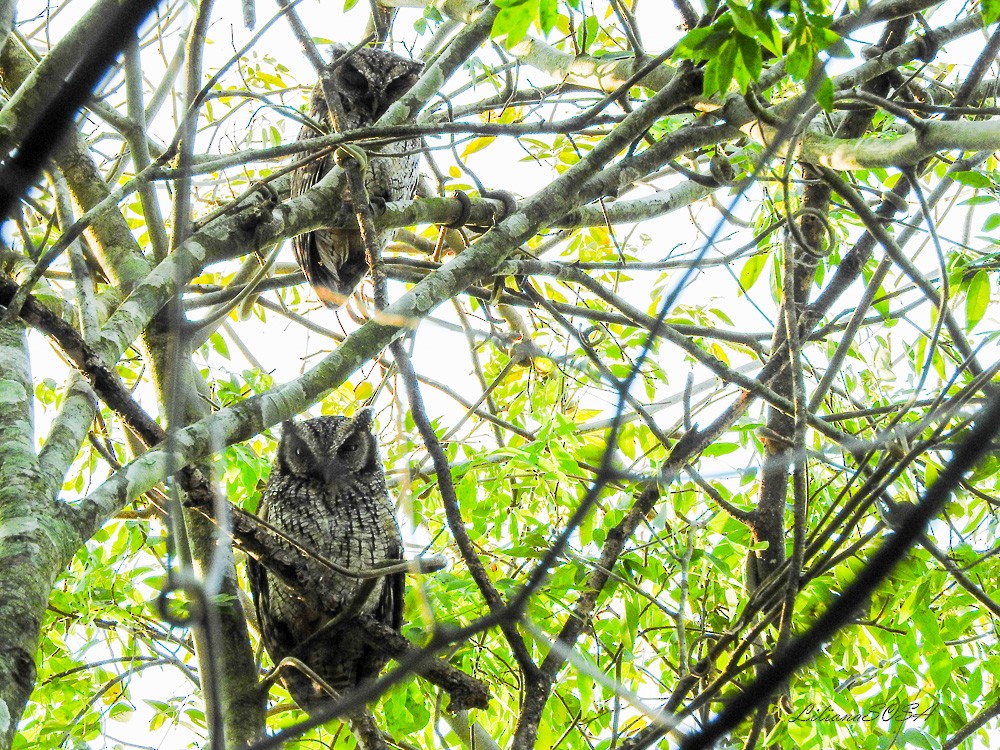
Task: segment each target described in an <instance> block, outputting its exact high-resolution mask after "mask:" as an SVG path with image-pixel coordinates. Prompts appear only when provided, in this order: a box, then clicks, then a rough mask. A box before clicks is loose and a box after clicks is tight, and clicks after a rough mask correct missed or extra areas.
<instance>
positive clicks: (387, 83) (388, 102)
mask: <svg viewBox="0 0 1000 750" xmlns="http://www.w3.org/2000/svg"><path fill="white" fill-rule="evenodd" d="M348 52H349V50H348V49H347V48H346V47H344V46H342V45H339V44H335V45H334V46H333V47H331V48H330V53H331V57H330V62H329V63H327V66H326V68H325V69H324V71H323V75H324V76H332V78H333V88H334V90H335V91H337V93H339V94H340V99H341V102H342V104H343V106H344V114H345V115H347V119H348V122H345V123H344V127H345V128H361V127H364V126H366V125H371V124H373V123H374V122H375V121H376V120H378V118H380V117H381V116H382V115H384V114H385V113H386V110H388V109H389V107H390V106H392V104H393V102H395V101H396V100H397V99H399V98H400V97H401V96H403V94H405V93H406V92H407V91H409V90H410V89H411V88H412V87H413V84H415V83H416V82H417V79H418V78H419V77H420V71H421V69H422V68H423V65H422V64H421V63H419V62H416V61H414V60H410V59H408V58H405V57H401V56H400V55H397V54H394V53H392V52H384V51H383V50H378V49H360V50H358V51H357V52H355V53H354V54H353V55H351V56H350V57H348V58H347V59H343V58H344V56H345V55H347V53H348ZM310 104H311V107H312V110H313V111H314V112H316V113H319V114H322V115H324V116H325V115H326V100H325V99H324V98H323V88H322V87H321V86H316V87H315V88H313V92H312V101H311V103H310Z"/></svg>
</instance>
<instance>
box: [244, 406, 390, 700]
mask: <svg viewBox="0 0 1000 750" xmlns="http://www.w3.org/2000/svg"><path fill="white" fill-rule="evenodd" d="M259 515H260V516H261V518H263V519H264V520H266V521H267V522H268V523H270V524H271V525H272V526H274V527H276V528H277V529H279V530H280V531H282V532H284V533H285V534H287V535H288V536H290V537H291V538H293V539H295V540H296V541H297V542H299V543H301V544H302V546H303V547H304V548H305V549H308V550H315V551H316V552H317V553H318V554H319V555H321V556H323V557H324V558H326V559H327V560H330V561H331V562H334V563H336V564H337V565H339V566H342V567H344V568H350V569H351V570H353V571H363V570H370V569H372V568H373V567H374V566H377V565H378V564H380V563H385V562H386V561H390V562H391V561H397V560H401V559H402V556H403V555H402V552H403V544H402V537H401V536H400V532H399V525H398V524H397V522H396V514H395V511H394V509H393V504H392V502H391V501H390V499H389V493H388V491H387V490H386V486H385V475H384V474H383V472H382V462H381V460H380V459H379V453H378V443H377V441H376V438H375V434H374V432H373V430H372V412H371V410H370V409H367V408H366V409H362V410H361V411H359V412H358V413H357V414H356V415H355V416H354V417H351V418H348V417H339V416H337V417H319V418H318V419H310V420H308V421H305V422H286V423H285V424H284V425H283V428H282V436H281V442H280V443H279V444H278V455H277V458H276V460H275V462H274V465H273V467H272V469H271V476H270V478H269V479H268V481H267V486H266V487H265V489H264V493H263V496H262V497H261V510H260V512H259ZM248 568H249V570H248V574H249V576H248V577H249V580H250V591H251V594H252V595H253V601H254V607H255V608H256V610H257V621H258V623H259V625H260V631H261V639H262V641H263V644H264V648H265V649H266V650H267V652H268V654H270V656H271V659H272V660H273V661H274V663H275V664H277V663H279V662H280V661H281V660H282V659H284V658H285V657H286V656H294V657H296V658H298V659H299V660H301V661H302V662H304V663H305V664H306V665H307V666H308V667H310V668H311V669H312V670H313V671H314V672H316V674H317V675H318V676H319V677H320V678H321V679H322V680H323V681H324V682H326V683H327V684H328V685H329V686H330V687H331V688H333V689H334V690H337V691H338V692H343V691H345V690H348V689H350V688H352V687H354V686H355V685H357V684H358V683H359V682H360V681H362V680H365V679H367V678H374V677H375V676H377V675H378V673H379V671H380V670H381V669H382V667H383V666H385V659H384V658H383V657H382V656H380V655H379V654H377V653H375V652H374V651H373V650H372V649H371V648H370V647H368V646H367V645H366V644H365V643H364V641H363V640H362V639H361V638H360V637H359V636H358V635H356V634H355V633H353V632H351V630H350V629H349V625H350V624H351V619H352V618H353V617H356V616H358V615H370V616H373V617H375V618H377V619H378V620H380V621H381V622H383V623H385V624H386V625H389V626H390V627H392V628H394V629H396V630H399V628H400V627H401V625H402V620H403V574H402V573H394V574H391V575H388V576H384V577H382V578H378V579H374V585H373V579H371V578H367V579H364V578H356V577H353V576H349V575H346V574H344V573H336V572H333V571H330V572H327V573H326V574H325V575H324V578H323V581H322V585H323V586H324V587H326V588H327V593H329V594H331V595H332V596H334V597H336V598H337V599H338V600H339V601H341V602H343V604H342V606H341V607H340V608H338V609H335V610H325V609H318V608H317V607H316V606H315V605H314V604H312V603H310V601H309V600H308V599H306V598H303V597H302V596H300V594H299V592H297V591H295V590H294V589H292V588H291V587H289V586H288V585H286V584H285V583H283V582H282V581H281V580H279V579H278V578H277V577H276V576H274V575H272V574H271V573H270V572H268V571H267V570H266V569H265V568H264V567H263V566H262V565H261V564H260V563H259V562H256V561H253V560H251V561H250V563H249V564H248ZM367 588H370V590H369V591H368V593H367V596H365V589H367ZM345 610H348V611H349V613H350V616H349V617H346V619H345V620H344V621H342V622H337V623H334V624H333V625H332V626H331V625H330V622H331V620H333V619H334V618H337V617H338V616H343V613H344V611H345ZM324 626H325V627H324ZM282 681H283V682H284V685H285V687H287V688H288V692H289V693H291V695H292V698H293V699H294V700H295V703H296V704H298V706H299V707H300V708H301V709H303V710H304V711H307V712H310V713H311V712H312V711H313V709H315V708H317V707H318V706H320V705H321V704H323V703H324V702H328V701H329V700H330V696H329V694H328V693H327V692H326V691H325V690H324V689H323V688H322V686H320V685H319V684H318V683H316V682H315V681H314V680H312V679H311V678H310V677H308V676H306V675H305V674H304V673H303V672H302V671H301V670H297V669H295V668H293V667H292V668H288V669H285V670H283V672H282Z"/></svg>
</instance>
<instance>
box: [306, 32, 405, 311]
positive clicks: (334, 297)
mask: <svg viewBox="0 0 1000 750" xmlns="http://www.w3.org/2000/svg"><path fill="white" fill-rule="evenodd" d="M332 53H333V56H332V59H331V60H330V62H329V64H328V65H327V66H326V67H325V68H324V69H323V72H322V77H323V80H325V81H327V83H328V84H330V85H331V87H332V89H333V90H334V91H336V92H337V93H338V94H339V95H340V102H341V105H342V107H343V110H344V121H343V122H342V123H340V126H341V129H342V132H348V131H350V130H355V129H357V128H363V127H368V126H370V125H374V124H375V121H376V120H378V119H379V118H380V117H381V116H382V115H384V114H385V113H386V111H387V110H388V109H389V107H390V106H391V105H392V104H393V103H394V102H395V101H396V100H397V99H399V98H400V97H401V96H403V94H405V93H406V92H407V91H409V89H410V88H411V87H412V86H413V84H415V83H416V82H417V78H418V77H419V75H420V70H421V67H422V66H421V63H419V62H416V61H414V60H410V59H408V58H406V57H401V56H400V55H395V54H393V53H391V52H384V51H382V50H377V49H361V50H358V51H356V52H354V53H353V54H350V53H349V51H348V50H347V48H346V47H342V46H340V45H335V46H334V47H333V50H332ZM322 82H323V81H320V83H317V84H316V86H315V87H314V88H313V91H312V96H311V98H310V102H309V115H310V116H311V117H312V118H313V119H314V120H317V121H319V122H320V123H323V124H324V125H326V126H327V127H329V128H330V129H331V131H332V129H333V122H332V121H331V119H330V113H329V110H328V108H327V105H326V98H325V96H324V94H323V86H322ZM317 135H322V133H318V132H316V129H315V128H313V127H311V126H309V125H304V126H303V127H302V130H301V131H300V133H299V140H305V139H307V138H315V137H316V136H317ZM360 145H362V146H363V147H364V150H365V152H366V153H367V155H368V167H367V170H366V172H365V175H364V182H365V189H366V190H367V191H368V196H369V199H370V200H372V202H377V201H385V202H389V201H402V200H409V199H410V198H412V197H413V193H414V192H415V191H416V187H417V175H418V169H419V166H420V139H419V138H404V139H402V140H395V141H391V142H388V143H383V144H373V145H371V146H369V145H368V144H366V143H362V144H360ZM333 165H334V156H333V155H329V156H326V157H324V158H322V159H317V160H314V161H312V162H309V163H308V164H306V165H305V166H303V167H301V168H300V169H298V170H296V171H295V172H293V173H292V197H295V196H297V195H301V194H302V193H304V192H305V191H306V190H308V189H309V188H311V187H312V186H313V185H315V184H316V183H317V182H319V181H320V180H321V179H322V178H323V176H324V175H325V174H326V173H327V172H329V171H330V169H331V168H332V167H333ZM331 218H334V217H331ZM340 219H341V221H342V224H343V226H342V227H338V228H321V229H316V230H314V231H312V232H307V233H306V234H302V235H299V236H298V237H295V238H294V239H293V240H292V245H293V247H294V248H295V258H296V260H297V261H298V263H299V266H300V267H301V268H302V270H303V272H304V273H305V275H306V278H307V279H308V280H309V283H310V284H312V286H313V288H314V289H315V290H316V295H317V296H318V297H319V298H320V300H321V301H322V302H323V303H324V304H326V305H327V306H329V307H339V306H340V305H342V304H343V303H344V302H345V301H346V300H347V298H348V297H350V296H351V293H352V292H353V291H354V289H355V288H356V287H357V286H358V284H359V283H361V279H362V278H364V275H365V272H366V271H367V270H368V262H367V260H366V255H365V243H364V241H363V240H362V238H361V232H360V230H359V229H358V226H357V222H356V221H354V220H353V216H343V217H340ZM393 231H394V230H388V231H383V232H378V233H377V236H376V237H375V238H373V241H374V242H375V244H376V245H377V246H378V249H379V250H382V249H384V248H385V246H386V244H387V243H388V241H389V240H390V239H391V237H392V234H393Z"/></svg>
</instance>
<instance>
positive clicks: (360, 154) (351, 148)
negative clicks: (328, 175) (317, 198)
mask: <svg viewBox="0 0 1000 750" xmlns="http://www.w3.org/2000/svg"><path fill="white" fill-rule="evenodd" d="M334 153H335V156H336V159H337V164H339V165H340V166H341V167H343V168H345V169H346V168H347V162H349V161H351V160H354V161H355V162H357V164H358V169H360V170H361V172H362V173H364V172H365V171H366V170H367V169H368V154H366V153H365V151H364V149H363V148H361V147H360V146H356V145H354V144H353V143H344V144H342V145H341V146H339V147H338V148H337V150H336V151H335V152H334Z"/></svg>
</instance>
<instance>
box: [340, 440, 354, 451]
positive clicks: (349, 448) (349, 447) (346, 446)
mask: <svg viewBox="0 0 1000 750" xmlns="http://www.w3.org/2000/svg"><path fill="white" fill-rule="evenodd" d="M357 449H358V444H357V443H356V442H354V441H353V440H352V441H351V442H349V443H344V447H343V448H341V449H340V452H341V453H354V451H356V450H357Z"/></svg>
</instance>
